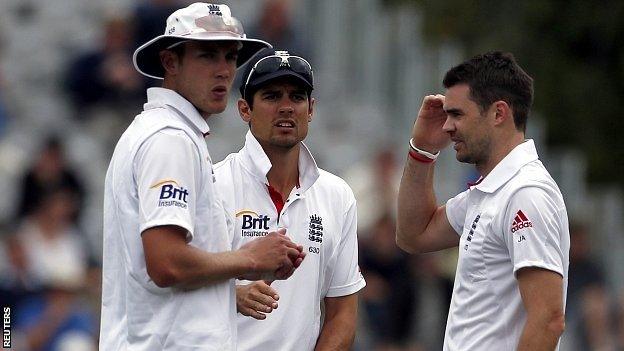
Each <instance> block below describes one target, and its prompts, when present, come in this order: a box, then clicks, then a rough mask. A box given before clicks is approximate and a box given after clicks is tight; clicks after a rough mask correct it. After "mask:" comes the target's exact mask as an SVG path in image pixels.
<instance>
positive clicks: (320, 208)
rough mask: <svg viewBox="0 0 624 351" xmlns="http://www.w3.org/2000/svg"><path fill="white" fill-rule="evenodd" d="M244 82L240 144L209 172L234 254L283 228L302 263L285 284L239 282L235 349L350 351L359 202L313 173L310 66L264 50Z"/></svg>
mask: <svg viewBox="0 0 624 351" xmlns="http://www.w3.org/2000/svg"><path fill="white" fill-rule="evenodd" d="M241 78H242V83H243V84H242V86H241V88H240V92H241V99H239V100H238V112H239V114H240V116H241V118H242V119H243V121H245V122H246V123H247V124H248V125H249V131H248V132H247V135H246V137H245V145H244V146H243V148H242V149H241V150H240V151H239V152H238V153H234V154H231V155H229V156H228V157H227V158H226V159H225V160H223V161H222V162H219V163H218V164H216V165H215V175H216V177H217V182H218V183H219V189H218V190H219V193H221V194H222V198H223V200H224V203H225V208H226V211H227V213H229V214H230V215H231V216H232V217H233V218H232V220H233V222H234V228H235V230H234V233H233V243H232V246H233V248H238V247H244V246H245V245H247V243H248V242H250V240H253V238H254V237H255V236H262V235H265V234H266V233H267V232H269V231H270V230H275V229H277V228H288V233H289V235H290V236H291V237H292V238H293V240H295V241H296V242H298V243H302V244H303V245H304V248H305V249H304V251H305V252H306V254H307V256H306V259H305V261H304V262H303V263H302V264H301V266H300V267H299V268H298V269H297V271H296V272H295V273H294V274H293V276H292V277H291V278H290V279H288V280H281V281H274V282H271V281H262V280H259V281H258V280H256V281H243V280H238V281H237V284H238V285H237V287H236V297H237V307H238V311H239V312H241V315H239V317H238V349H239V350H241V351H245V350H347V349H349V348H350V347H351V345H352V343H353V340H354V336H355V325H356V320H357V292H358V291H359V290H360V289H362V288H363V287H364V285H365V282H364V278H363V277H362V275H361V274H360V272H359V269H358V247H357V228H356V226H357V225H356V222H357V216H356V203H355V197H354V195H353V192H352V191H351V188H350V187H349V186H348V185H347V184H346V183H345V182H344V181H343V180H342V179H340V178H339V177H337V176H335V175H333V174H331V173H329V172H326V171H324V170H322V169H319V168H318V167H317V165H316V162H315V161H314V158H313V157H312V154H311V153H310V151H309V150H308V148H307V147H306V146H305V144H304V143H303V140H304V139H305V138H306V136H307V134H308V127H309V123H310V122H311V121H312V118H313V112H314V99H313V98H312V96H311V94H312V89H313V87H314V80H313V73H312V67H311V66H310V64H309V63H308V61H306V60H305V59H303V58H301V57H298V56H293V55H290V54H289V53H288V52H286V51H273V50H264V51H263V52H261V53H260V54H259V55H258V56H256V57H255V58H254V59H252V61H251V62H250V63H249V65H248V67H247V68H246V70H245V71H244V74H243V75H242V77H241ZM251 280H253V279H251ZM322 305H324V319H323V323H322V327H321V318H322V317H321V310H322ZM248 316H251V317H253V318H249V317H248Z"/></svg>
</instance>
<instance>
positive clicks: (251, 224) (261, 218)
mask: <svg viewBox="0 0 624 351" xmlns="http://www.w3.org/2000/svg"><path fill="white" fill-rule="evenodd" d="M238 217H241V220H242V225H241V236H243V237H259V236H266V235H267V234H269V221H271V217H269V216H267V215H259V214H257V213H256V212H254V211H251V210H242V211H238V212H237V213H236V218H238Z"/></svg>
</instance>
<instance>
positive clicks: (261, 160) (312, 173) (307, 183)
mask: <svg viewBox="0 0 624 351" xmlns="http://www.w3.org/2000/svg"><path fill="white" fill-rule="evenodd" d="M300 146H301V148H300V150H299V189H300V191H301V193H304V192H305V191H306V190H308V189H309V188H310V187H311V186H312V185H313V184H314V182H315V181H316V180H317V179H318V177H319V175H320V173H319V169H318V166H317V165H316V161H314V157H312V154H311V153H310V150H309V149H308V147H307V146H306V145H305V144H304V143H303V142H301V144H300ZM240 154H241V155H242V162H243V166H244V167H245V168H246V169H247V170H249V171H250V172H251V173H252V174H253V175H254V176H256V177H257V178H259V179H260V180H261V181H262V182H264V183H265V184H269V181H268V179H267V173H269V171H270V170H271V167H272V165H271V161H270V160H269V157H268V156H267V155H266V153H265V152H264V150H263V149H262V146H260V143H259V142H258V140H256V138H255V137H254V136H253V134H251V131H247V135H246V136H245V146H243V148H242V149H241V151H240Z"/></svg>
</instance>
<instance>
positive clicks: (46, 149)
mask: <svg viewBox="0 0 624 351" xmlns="http://www.w3.org/2000/svg"><path fill="white" fill-rule="evenodd" d="M20 183H21V185H20V188H21V193H20V194H19V196H20V198H19V200H18V210H17V218H23V217H25V216H28V215H31V214H33V211H34V210H35V208H37V207H38V206H39V205H40V202H41V201H42V197H43V196H44V194H46V193H49V192H50V191H53V190H54V189H58V188H63V189H65V190H66V191H67V194H68V196H71V197H73V201H74V206H72V208H71V214H70V217H71V219H72V222H73V223H76V222H77V220H78V217H79V214H80V208H81V206H82V203H83V200H84V196H85V191H84V186H83V184H82V182H81V181H80V180H79V179H78V176H77V174H76V172H75V171H74V170H73V169H72V168H71V167H70V166H69V165H68V163H67V161H66V159H65V154H64V150H63V145H62V143H61V141H60V139H59V138H58V137H57V136H50V137H48V139H47V140H46V141H45V142H44V144H43V148H42V150H41V152H40V153H39V155H38V156H37V158H36V159H35V162H34V164H33V165H32V166H31V167H30V168H29V169H28V170H27V171H26V172H25V174H24V175H23V176H22V179H21V181H20Z"/></svg>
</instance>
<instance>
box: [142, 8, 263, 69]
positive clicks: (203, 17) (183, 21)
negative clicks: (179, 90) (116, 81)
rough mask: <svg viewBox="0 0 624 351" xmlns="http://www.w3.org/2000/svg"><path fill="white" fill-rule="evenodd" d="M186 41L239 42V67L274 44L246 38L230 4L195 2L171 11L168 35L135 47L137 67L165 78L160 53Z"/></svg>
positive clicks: (166, 33) (166, 31)
mask: <svg viewBox="0 0 624 351" xmlns="http://www.w3.org/2000/svg"><path fill="white" fill-rule="evenodd" d="M187 40H202V41H208V40H210V41H236V42H239V43H240V44H241V48H240V50H239V51H238V60H237V62H236V66H237V67H240V66H242V65H244V64H245V63H246V62H247V61H249V59H251V58H252V57H253V56H254V55H255V54H256V53H258V51H260V50H262V49H264V48H270V47H272V46H271V44H269V43H267V42H265V41H263V40H259V39H249V38H247V36H246V35H245V32H244V31H243V26H242V24H241V23H240V22H239V21H238V20H237V19H236V18H235V17H232V13H231V11H230V8H229V7H228V6H227V5H215V4H207V3H203V2H196V3H194V4H191V5H189V6H188V7H185V8H182V9H179V10H177V11H175V12H174V13H172V14H171V15H170V16H169V17H168V18H167V26H166V28H165V34H163V35H159V36H157V37H156V38H154V39H152V40H150V41H148V42H147V43H145V44H143V45H141V46H140V47H139V48H138V49H136V51H135V52H134V55H133V57H132V60H133V62H134V67H135V68H136V69H137V71H139V73H141V74H143V75H145V76H147V77H150V78H156V79H163V77H164V74H165V70H164V68H163V67H162V64H161V63H160V55H159V53H160V52H161V51H162V50H165V49H167V48H171V47H172V46H174V45H175V44H177V43H180V42H182V41H187Z"/></svg>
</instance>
